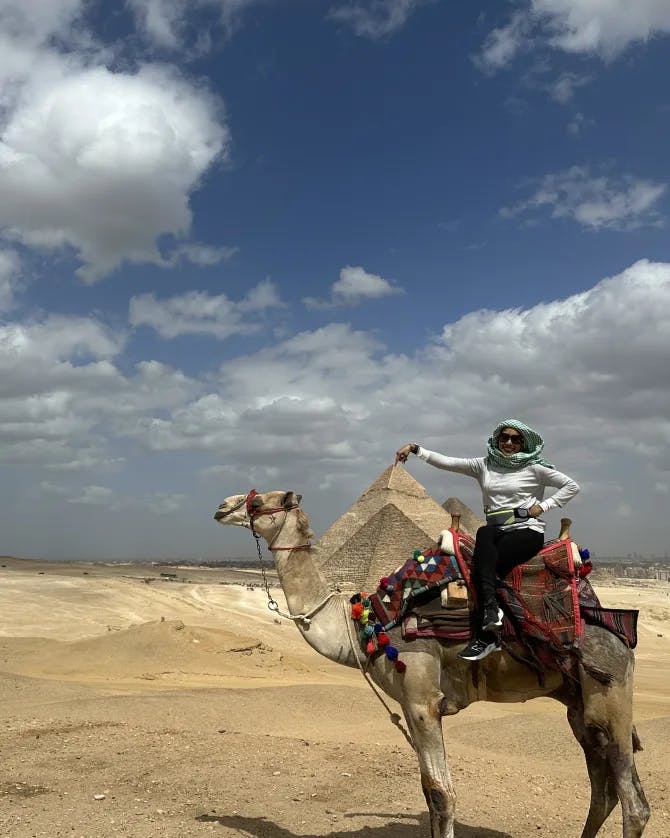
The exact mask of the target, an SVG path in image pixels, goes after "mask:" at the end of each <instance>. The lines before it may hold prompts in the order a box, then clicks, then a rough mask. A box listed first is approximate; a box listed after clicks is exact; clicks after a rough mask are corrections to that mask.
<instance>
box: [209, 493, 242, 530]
mask: <svg viewBox="0 0 670 838" xmlns="http://www.w3.org/2000/svg"><path fill="white" fill-rule="evenodd" d="M246 498H247V496H246V495H233V496H232V497H229V498H226V499H225V500H224V502H223V503H222V504H219V508H218V509H217V510H216V512H215V513H214V520H215V521H216V522H217V523H218V524H224V525H225V524H235V525H237V526H239V527H248V526H249V517H248V516H247V508H246V504H245V501H246Z"/></svg>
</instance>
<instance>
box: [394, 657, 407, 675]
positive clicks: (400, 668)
mask: <svg viewBox="0 0 670 838" xmlns="http://www.w3.org/2000/svg"><path fill="white" fill-rule="evenodd" d="M395 668H396V672H400V673H401V674H402V673H403V672H404V671H405V670H406V669H407V665H406V664H404V663H403V662H402V661H401V660H400V658H398V659H397V660H396V661H395Z"/></svg>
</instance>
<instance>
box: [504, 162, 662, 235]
mask: <svg viewBox="0 0 670 838" xmlns="http://www.w3.org/2000/svg"><path fill="white" fill-rule="evenodd" d="M535 185H536V189H535V192H534V193H533V195H531V197H530V198H528V199H527V200H525V201H521V202H520V203H518V204H516V205H514V206H511V207H504V208H503V209H502V210H501V215H502V216H503V217H505V218H512V217H516V216H519V215H530V216H531V217H535V216H536V215H537V214H538V213H541V212H542V210H549V211H550V214H551V216H552V217H553V218H570V219H572V220H573V221H576V222H577V223H578V224H580V225H581V226H583V227H586V228H587V229H590V230H605V229H611V230H634V229H637V228H639V227H643V226H648V225H655V226H658V225H659V224H660V223H662V218H661V215H660V212H659V210H658V204H659V201H660V199H661V198H662V197H663V195H664V194H665V192H666V189H667V187H666V185H665V184H662V183H653V182H652V181H649V180H645V179H643V178H636V177H633V176H631V175H624V176H622V177H620V178H618V179H616V178H614V177H606V176H602V175H600V176H599V175H594V174H592V173H591V171H590V169H588V168H587V167H583V166H573V167H572V168H571V169H567V170H565V171H563V172H557V173H554V174H548V175H545V176H544V177H543V178H541V180H540V181H539V182H538V183H536V184H535Z"/></svg>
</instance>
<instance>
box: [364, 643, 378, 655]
mask: <svg viewBox="0 0 670 838" xmlns="http://www.w3.org/2000/svg"><path fill="white" fill-rule="evenodd" d="M365 651H366V652H367V653H368V655H374V653H375V652H376V651H377V647H376V646H375V642H374V640H369V641H368V645H367V646H366V647H365Z"/></svg>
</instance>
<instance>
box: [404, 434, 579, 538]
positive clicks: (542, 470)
mask: <svg viewBox="0 0 670 838" xmlns="http://www.w3.org/2000/svg"><path fill="white" fill-rule="evenodd" d="M417 457H419V459H421V460H425V462H427V463H430V465H431V466H435V467H436V468H443V469H445V470H446V471H455V472H457V473H458V474H465V475H467V476H468V477H474V478H475V480H476V481H477V482H478V483H479V486H480V487H481V490H482V503H483V505H484V512H493V511H495V510H496V509H505V508H510V507H511V508H515V509H516V508H518V507H524V508H526V509H529V508H530V507H531V506H534V505H535V504H536V503H537V504H539V505H540V506H541V507H542V509H543V511H544V512H548V511H549V510H550V509H556V508H559V507H561V506H565V504H566V503H567V502H568V501H569V500H570V499H571V498H573V497H574V496H575V495H576V494H577V492H579V485H578V484H577V483H575V481H574V480H572V479H571V478H570V477H568V476H567V475H566V474H563V473H562V472H560V471H556V469H555V468H549V467H548V466H541V465H539V463H535V464H533V465H530V466H524V467H523V468H520V469H516V470H514V469H504V468H501V467H500V466H497V465H496V464H495V463H491V464H489V462H488V459H487V458H486V457H474V458H467V457H447V456H445V455H444V454H438V453H437V452H435V451H428V450H427V449H426V448H421V447H419V450H418V452H417ZM547 487H550V488H553V489H557V491H556V492H554V494H553V495H550V496H549V497H548V498H547V499H546V500H544V490H545V488H547ZM523 527H528V528H529V529H531V530H536V531H537V532H541V533H543V532H544V527H545V522H544V521H543V520H542V519H541V518H528V519H526V520H522V521H518V522H515V523H514V524H507V525H506V526H504V527H503V529H505V530H514V529H521V528H523Z"/></svg>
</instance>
